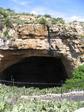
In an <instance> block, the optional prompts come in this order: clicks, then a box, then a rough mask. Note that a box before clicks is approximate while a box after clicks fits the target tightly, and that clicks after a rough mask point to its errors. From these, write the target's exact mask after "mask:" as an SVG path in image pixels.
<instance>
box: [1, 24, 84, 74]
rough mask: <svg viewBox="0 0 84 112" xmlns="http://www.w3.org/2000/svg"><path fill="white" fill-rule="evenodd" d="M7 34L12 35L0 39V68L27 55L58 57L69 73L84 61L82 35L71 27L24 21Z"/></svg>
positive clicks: (83, 39) (2, 68)
mask: <svg viewBox="0 0 84 112" xmlns="http://www.w3.org/2000/svg"><path fill="white" fill-rule="evenodd" d="M9 34H10V35H11V37H12V38H11V39H9V40H4V39H3V38H1V39H0V72H2V71H4V70H5V69H6V68H7V67H9V66H11V65H12V64H15V63H17V62H19V61H20V60H22V59H23V58H25V57H30V56H47V57H48V56H50V57H60V58H61V59H62V62H63V64H64V66H65V69H66V71H67V74H68V75H70V74H71V72H72V70H73V69H74V68H75V67H78V66H79V65H80V64H83V63H84V38H80V36H79V34H78V32H77V31H76V30H74V29H73V28H71V27H64V26H59V25H53V26H49V27H48V26H44V25H40V24H24V25H17V26H15V27H14V28H13V29H9Z"/></svg>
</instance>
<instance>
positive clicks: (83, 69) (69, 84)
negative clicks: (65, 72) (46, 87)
mask: <svg viewBox="0 0 84 112" xmlns="http://www.w3.org/2000/svg"><path fill="white" fill-rule="evenodd" d="M64 86H65V87H66V88H68V89H72V88H75V89H76V88H79V89H84V65H81V66H79V67H78V68H77V69H75V70H74V71H73V73H72V78H71V79H68V80H66V83H65V85H64Z"/></svg>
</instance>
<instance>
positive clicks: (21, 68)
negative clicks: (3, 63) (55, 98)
mask: <svg viewBox="0 0 84 112" xmlns="http://www.w3.org/2000/svg"><path fill="white" fill-rule="evenodd" d="M66 78H67V73H66V70H65V67H64V65H63V63H62V60H61V58H58V57H57V58H56V57H38V56H32V57H28V58H24V59H22V60H21V61H20V62H18V63H16V64H14V65H12V66H10V67H8V68H7V69H5V70H4V71H3V80H7V81H11V80H12V79H13V81H15V82H25V84H24V83H22V86H26V85H27V86H28V85H32V84H33V86H35V85H36V84H37V86H40V85H47V86H49V85H51V86H56V85H59V84H60V85H61V83H62V82H64V81H65V80H66ZM16 85H21V84H16Z"/></svg>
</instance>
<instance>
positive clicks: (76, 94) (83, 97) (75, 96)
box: [21, 91, 84, 101]
mask: <svg viewBox="0 0 84 112" xmlns="http://www.w3.org/2000/svg"><path fill="white" fill-rule="evenodd" d="M21 99H38V100H44V101H50V100H52V101H61V100H64V99H67V100H69V101H84V91H72V92H69V93H63V94H46V95H38V96H37V95H35V96H21Z"/></svg>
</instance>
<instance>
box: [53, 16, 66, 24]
mask: <svg viewBox="0 0 84 112" xmlns="http://www.w3.org/2000/svg"><path fill="white" fill-rule="evenodd" d="M60 23H61V24H64V23H65V21H64V20H63V19H62V18H59V17H58V18H52V24H60Z"/></svg>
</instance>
